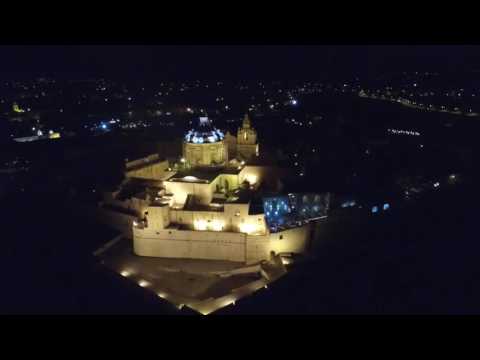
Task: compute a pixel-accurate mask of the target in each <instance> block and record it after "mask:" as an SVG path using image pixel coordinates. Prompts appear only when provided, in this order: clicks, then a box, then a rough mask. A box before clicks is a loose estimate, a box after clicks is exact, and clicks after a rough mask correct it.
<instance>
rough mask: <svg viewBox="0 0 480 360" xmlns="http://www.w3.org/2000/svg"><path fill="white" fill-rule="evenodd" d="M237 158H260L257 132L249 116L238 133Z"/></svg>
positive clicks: (246, 116)
mask: <svg viewBox="0 0 480 360" xmlns="http://www.w3.org/2000/svg"><path fill="white" fill-rule="evenodd" d="M237 156H238V157H241V158H242V159H246V160H248V159H250V158H252V157H253V156H258V143H257V132H256V131H255V129H254V128H252V124H251V121H250V117H249V116H248V114H245V117H244V118H243V122H242V127H240V128H239V129H238V131H237Z"/></svg>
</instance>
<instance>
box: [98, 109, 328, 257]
mask: <svg viewBox="0 0 480 360" xmlns="http://www.w3.org/2000/svg"><path fill="white" fill-rule="evenodd" d="M235 140H236V141H232V138H228V134H227V138H226V137H225V135H224V133H223V132H222V131H220V130H218V129H217V128H215V127H214V126H213V124H212V122H211V120H209V119H208V118H200V121H199V124H198V126H197V127H196V128H194V129H191V130H190V131H188V133H187V134H186V135H185V137H184V140H183V154H182V155H181V161H179V162H178V163H177V164H175V165H174V166H170V164H168V162H167V161H166V160H161V159H160V158H159V157H158V156H151V157H147V158H145V159H140V160H137V161H135V162H130V163H129V164H127V169H126V173H127V177H133V178H136V179H137V180H136V181H137V185H138V184H139V183H138V182H139V181H140V180H138V179H141V181H140V185H139V189H138V190H139V192H135V191H131V193H128V191H127V190H126V189H127V188H128V186H127V185H124V187H123V188H122V189H119V190H118V191H116V192H113V193H110V194H107V195H108V196H106V199H105V201H104V202H103V203H102V206H104V207H105V208H107V207H110V209H111V210H112V209H113V210H114V209H117V213H118V218H115V216H114V215H112V216H111V219H112V221H119V222H121V223H122V226H124V227H125V226H128V227H130V228H131V229H132V230H131V235H132V237H133V250H134V253H135V254H136V255H139V256H149V257H165V258H188V259H211V260H227V261H236V262H243V263H256V262H259V261H262V260H267V259H269V258H270V257H271V256H272V255H273V254H281V253H304V252H306V251H307V250H308V248H309V246H310V245H311V241H312V240H313V239H314V238H315V237H316V233H317V231H318V226H319V221H318V220H320V219H322V218H324V217H326V213H327V211H328V207H329V196H328V194H324V195H320V194H288V195H282V194H278V196H277V195H275V196H273V197H272V196H271V194H270V195H269V197H263V196H262V194H261V193H260V191H259V186H260V184H262V183H263V182H265V181H268V180H271V179H277V178H279V177H281V176H282V172H281V170H280V169H277V168H275V167H266V166H259V165H254V164H253V163H252V162H251V160H252V159H254V158H255V157H257V156H258V155H259V152H258V142H257V133H256V131H255V130H254V129H253V127H252V126H251V122H250V119H249V118H248V116H245V119H244V121H243V125H242V127H241V128H239V129H238V133H237V137H236V138H235ZM229 154H231V155H235V156H234V157H233V158H231V159H229ZM269 178H270V179H269ZM122 209H123V211H122ZM113 210H112V211H113ZM126 222H129V224H128V225H125V224H126Z"/></svg>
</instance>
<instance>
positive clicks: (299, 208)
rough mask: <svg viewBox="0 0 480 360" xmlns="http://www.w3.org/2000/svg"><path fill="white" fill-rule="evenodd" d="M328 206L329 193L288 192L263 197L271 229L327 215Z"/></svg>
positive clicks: (296, 224)
mask: <svg viewBox="0 0 480 360" xmlns="http://www.w3.org/2000/svg"><path fill="white" fill-rule="evenodd" d="M328 206H329V196H328V194H321V195H320V194H288V196H276V197H268V198H264V199H263V208H264V212H265V220H266V222H267V225H268V226H269V228H270V230H271V231H277V230H280V229H281V228H287V227H295V226H299V225H301V224H303V223H304V222H305V221H309V220H311V219H316V218H319V217H323V216H326V214H327V211H328Z"/></svg>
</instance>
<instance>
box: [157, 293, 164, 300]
mask: <svg viewBox="0 0 480 360" xmlns="http://www.w3.org/2000/svg"><path fill="white" fill-rule="evenodd" d="M157 295H158V297H160V298H162V299H165V294H164V293H158V294H157Z"/></svg>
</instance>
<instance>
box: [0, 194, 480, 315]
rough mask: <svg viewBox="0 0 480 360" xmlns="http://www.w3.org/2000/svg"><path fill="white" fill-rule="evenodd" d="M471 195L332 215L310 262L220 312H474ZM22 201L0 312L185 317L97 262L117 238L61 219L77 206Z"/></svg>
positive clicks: (11, 215)
mask: <svg viewBox="0 0 480 360" xmlns="http://www.w3.org/2000/svg"><path fill="white" fill-rule="evenodd" d="M477 198H478V193H477V190H476V189H475V187H474V186H462V187H458V188H455V189H453V188H451V189H442V190H440V191H436V192H433V193H431V194H429V195H427V196H425V197H424V198H423V199H422V200H419V201H417V202H415V203H412V204H410V205H409V206H408V207H407V208H405V209H403V210H398V209H395V208H394V207H393V208H392V209H391V211H390V212H389V213H386V214H385V215H381V216H367V217H356V218H354V219H346V218H337V219H329V221H328V222H327V223H326V224H325V228H324V229H325V234H324V239H323V240H322V242H321V243H319V244H318V247H317V250H316V260H315V261H314V262H313V263H310V264H308V265H302V266H301V267H299V268H298V269H297V270H296V271H294V272H292V273H290V274H288V275H286V277H284V278H283V279H281V280H279V281H278V282H277V283H275V284H272V285H271V286H270V287H269V288H268V289H266V290H262V291H259V292H258V293H257V294H255V295H254V296H252V297H249V298H245V299H242V300H241V301H239V302H238V303H237V304H236V305H235V306H231V307H227V308H224V309H222V310H220V311H219V312H218V314H477V313H480V285H479V284H478V279H480V263H479V261H478V257H479V253H480V244H479V243H478V236H477V228H478V225H477V224H478V220H477V215H476V214H477V211H476V206H477V204H476V201H475V199H477ZM26 201H28V199H23V198H18V201H17V202H15V203H12V202H11V201H10V202H9V203H8V204H7V203H4V213H3V215H2V221H3V222H4V224H3V225H2V237H1V238H2V251H1V253H2V255H1V271H2V284H1V288H2V291H1V293H2V296H1V297H0V312H1V313H3V314H188V310H182V311H179V310H177V309H176V308H175V307H173V306H172V305H170V304H168V303H164V302H161V301H159V299H158V298H157V297H156V296H155V295H154V294H152V293H149V292H148V291H144V290H143V289H142V288H140V287H138V286H136V285H135V284H132V283H130V282H128V281H124V279H123V278H121V277H120V276H118V275H116V274H114V273H109V272H108V271H105V270H104V269H103V268H101V267H97V266H95V262H94V261H93V260H92V257H91V253H92V251H93V250H95V249H96V248H97V247H98V246H99V245H100V244H101V243H102V242H106V241H108V240H109V239H111V238H113V237H114V236H115V234H114V233H113V232H110V231H108V230H107V229H105V228H102V227H99V226H97V225H94V224H91V223H88V222H86V221H80V220H68V217H66V216H63V215H64V214H65V213H67V212H68V208H69V207H72V206H75V204H73V203H72V204H66V205H64V206H63V207H62V206H59V207H58V210H57V211H56V212H55V213H50V212H46V211H45V209H47V208H48V209H52V206H51V204H49V206H47V204H45V205H44V207H43V208H42V206H33V205H32V204H28V205H27V203H26ZM39 204H40V203H39ZM7 210H8V211H7Z"/></svg>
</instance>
